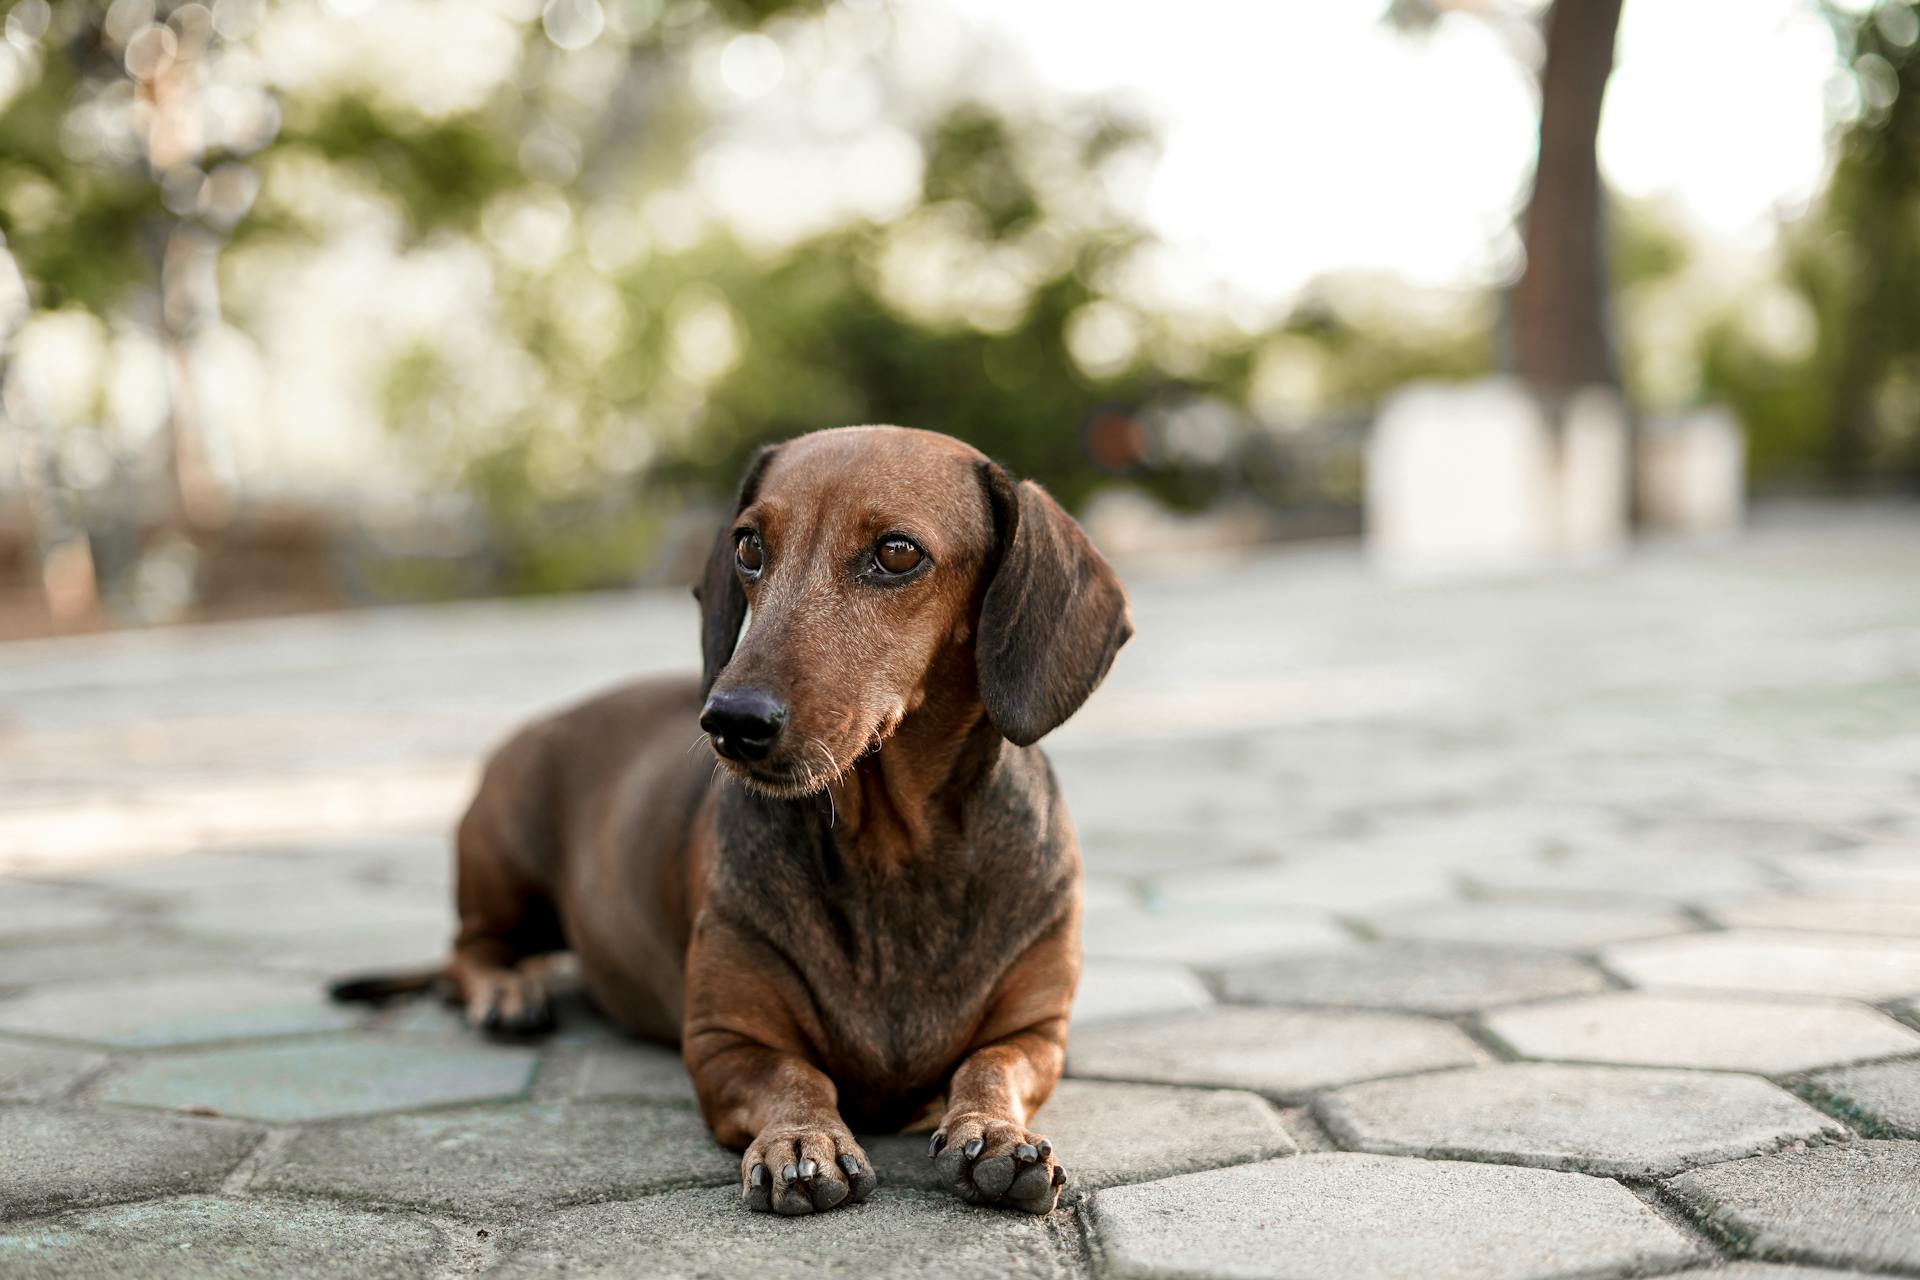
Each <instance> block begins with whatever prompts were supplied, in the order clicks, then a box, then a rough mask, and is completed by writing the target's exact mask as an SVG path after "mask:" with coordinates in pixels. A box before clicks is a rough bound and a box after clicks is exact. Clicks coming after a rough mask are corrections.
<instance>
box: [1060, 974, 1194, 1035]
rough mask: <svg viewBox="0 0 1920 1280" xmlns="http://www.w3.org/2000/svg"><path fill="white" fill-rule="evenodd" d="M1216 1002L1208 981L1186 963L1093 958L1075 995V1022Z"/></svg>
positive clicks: (1182, 1010)
mask: <svg viewBox="0 0 1920 1280" xmlns="http://www.w3.org/2000/svg"><path fill="white" fill-rule="evenodd" d="M1212 1004H1213V997H1212V996H1211V995H1209V994H1208V993H1207V988H1206V986H1205V984H1203V983H1202V982H1201V981H1200V979H1199V978H1198V977H1197V976H1195V974H1194V973H1193V971H1192V970H1190V969H1187V968H1185V967H1184V966H1181V965H1177V964H1168V963H1165V962H1162V961H1156V960H1103V959H1101V958H1100V957H1098V956H1092V957H1089V958H1088V959H1087V961H1086V963H1085V965H1084V966H1083V967H1082V968H1081V970H1080V987H1079V989H1078V990H1077V991H1075V992H1074V995H1073V1025H1074V1026H1076V1027H1090V1026H1094V1025H1096V1024H1098V1023H1102V1022H1123V1021H1125V1020H1127V1019H1129V1018H1141V1017H1148V1016H1151V1015H1154V1014H1163V1013H1188V1012H1191V1011H1193V1010H1196V1009H1205V1008H1208V1007H1209V1006H1211V1005H1212Z"/></svg>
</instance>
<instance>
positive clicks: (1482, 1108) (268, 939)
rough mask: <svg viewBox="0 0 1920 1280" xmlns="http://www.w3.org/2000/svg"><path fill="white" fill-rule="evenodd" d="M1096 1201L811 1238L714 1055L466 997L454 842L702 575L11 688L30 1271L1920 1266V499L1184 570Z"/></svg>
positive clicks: (1114, 958)
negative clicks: (761, 1157)
mask: <svg viewBox="0 0 1920 1280" xmlns="http://www.w3.org/2000/svg"><path fill="white" fill-rule="evenodd" d="M1129 578H1130V582H1131V584H1132V587H1133V592H1134V602H1135V614H1136V620H1137V623H1138V630H1139V638H1138V639H1137V640H1136V641H1135V643H1134V644H1133V645H1132V646H1131V647H1130V648H1129V649H1128V650H1127V652H1126V653H1125V655H1124V656H1123V657H1122V659H1121V660H1120V662H1119V664H1118V667H1117V669H1116V671H1115V673H1114V675H1113V678H1112V679H1111V681H1110V682H1109V685H1108V687H1107V688H1106V689H1104V690H1103V691H1102V693H1101V694H1100V695H1099V696H1098V697H1097V698H1096V699H1095V700H1094V702H1093V703H1092V704H1091V705H1090V706H1089V707H1088V708H1087V709H1086V711H1085V712H1084V713H1083V714H1082V715H1081V716H1080V717H1079V718H1077V719H1076V720H1075V721H1074V722H1072V723H1071V724H1069V725H1068V726H1067V727H1066V728H1065V729H1063V730H1062V731H1061V732H1060V733H1059V734H1057V735H1056V737H1055V738H1054V739H1053V740H1052V741H1050V743H1049V750H1050V752H1051V753H1052V755H1053V758H1054V760H1055V762H1056V765H1057V767H1058V769H1059V772H1060V774H1061V776H1062V780H1063V783H1064V785H1065V787H1066V790H1067V795H1068V797H1069V800H1070V803H1071V806H1072V809H1073V811H1074V814H1075V816H1076V819H1077V822H1078V824H1079V827H1080V830H1081V835H1082V843H1083V845H1084V849H1085V854H1086V861H1087V869H1088V898H1087V901H1088V916H1087V929H1086V941H1087V952H1088V956H1089V960H1088V966H1087V973H1086V977H1085V980H1084V982H1083V986H1082V991H1081V994H1080V999H1079V1001H1078V1003H1077V1005H1076V1008H1075V1013H1074V1025H1073V1033H1072V1038H1071V1042H1070V1045H1069V1052H1068V1078H1067V1080H1065V1081H1064V1082H1063V1084H1062V1085H1061V1088H1060V1090H1059V1092H1058V1094H1057V1095H1056V1097H1055V1099H1054V1100H1053V1102H1052V1103H1051V1104H1050V1105H1049V1106H1048V1108H1047V1109H1046V1110H1045V1111H1044V1112H1043V1113H1042V1114H1041V1116H1040V1117H1039V1119H1038V1121H1037V1127H1039V1128H1040V1129H1041V1130H1042V1131H1044V1132H1047V1133H1049V1134H1050V1135H1051V1136H1052V1138H1053V1139H1054V1141H1055V1142H1056V1144H1057V1146H1058V1148H1059V1150H1060V1152H1061V1154H1062V1157H1063V1159H1064V1162H1065V1164H1066V1166H1067V1168H1068V1169H1069V1170H1070V1172H1071V1174H1072V1181H1071V1182H1070V1184H1069V1188H1068V1194H1067V1196H1066V1197H1065V1198H1064V1200H1063V1204H1062V1207H1061V1208H1060V1209H1059V1210H1057V1211H1056V1212H1055V1213H1054V1214H1052V1215H1050V1216H1048V1217H1046V1218H1044V1219H1032V1218H1026V1217H1023V1216H1019V1215H1013V1214H1000V1213H989V1212H981V1211H976V1210H972V1209H969V1208H967V1207H965V1206H963V1205H960V1204H958V1203H957V1202H956V1201H954V1200H953V1199H952V1198H951V1197H950V1196H949V1195H947V1194H946V1193H945V1192H944V1190H943V1189H942V1188H940V1187H939V1186H938V1185H937V1181H936V1180H935V1179H934V1177H933V1175H932V1170H931V1168H930V1167H929V1165H928V1163H927V1161H926V1159H925V1155H924V1152H925V1143H924V1138H921V1137H915V1136H911V1135H909V1136H900V1137H876V1138H874V1139H872V1140H871V1143H870V1148H869V1149H870V1152H871V1154H872V1155H873V1158H874V1161H875V1165H876V1168H877V1169H878V1171H879V1173H880V1175H881V1178H882V1184H881V1190H880V1191H879V1192H878V1193H877V1194H876V1195H875V1197H874V1199H873V1200H872V1201H870V1202H869V1203H867V1204H866V1205H863V1206H859V1207H857V1208H851V1209H844V1210H839V1211H836V1212H833V1213H830V1214H826V1215H823V1216H820V1217H817V1218H808V1219H796V1220H776V1219H769V1218H764V1217H758V1216H754V1215H749V1214H747V1213H745V1212H744V1211H743V1210H742V1209H741V1208H740V1206H739V1205H738V1202H737V1192H736V1190H735V1188H734V1179H735V1177H736V1173H737V1160H736V1158H735V1157H734V1156H732V1155H730V1154H729V1153H726V1152H724V1151H722V1150H720V1149H719V1148H718V1147H716V1146H715V1145H714V1144H713V1142H712V1140H711V1138H710V1137H709V1136H708V1134H707V1133H706V1131H705V1129H704V1127H703V1126H702V1125H701V1123H700V1120H699V1117H698V1115H697V1114H696V1112H695V1111H694V1110H693V1107H692V1097H691V1094H690V1091H689V1089H688V1086H687V1081H686V1077H685V1074H684V1072H683V1071H682V1070H681V1068H680V1066H679V1063H678V1059H677V1057H676V1056H675V1055H674V1054H673V1053H672V1052H670V1051H667V1050H663V1049H660V1048H657V1047H653V1046H648V1045H642V1044H636V1043H633V1042H631V1041H628V1040H627V1039H625V1038H624V1037H622V1036H620V1035H619V1034H618V1033H617V1032H616V1031H615V1030H614V1029H613V1028H611V1027H610V1026H608V1025H607V1024H606V1023H605V1022H604V1021H603V1020H602V1019H600V1018H599V1017H598V1016H597V1015H596V1014H595V1013H594V1011H593V1010H592V1009H591V1008H589V1007H587V1006H586V1005H585V1004H584V1003H583V1002H581V1001H579V1000H578V999H577V998H575V999H569V1000H567V1001H564V1002H563V1005H562V1008H561V1027H560V1030H559V1032H558V1033H557V1034H555V1035H554V1036H552V1037H550V1038H548V1039H546V1040H544V1041H541V1042H538V1043H534V1044H500V1043H489V1042H486V1041H483V1040H481V1039H479V1038H477V1037H475V1036H474V1035H472V1034H471V1033H469V1032H468V1031H466V1029H465V1028H463V1027H462V1026H461V1025H460V1023H459V1020H458V1018H457V1017H456V1016H455V1015H454V1014H453V1013H452V1012H450V1011H448V1010H446V1009H444V1008H441V1007H440V1006H438V1005H435V1004H432V1003H411V1004H401V1005H397V1006H394V1007H391V1008H387V1009H383V1010H376V1011H367V1010H362V1009H347V1008H337V1007H333V1006H330V1005H328V1004H327V1003H326V1002H325V1001H324V1000H323V998H322V997H321V994H320V984H321V982H322V980H323V979H325V978H326V977H327V976H329V975H331V974H335V973H338V972H340V971H342V970H345V969H354V968H369V967H380V966H383V965H397V964H408V963H414V962H424V961H430V960H432V959H434V958H436V957H437V954H438V952H439V950H440V948H441V946H442V945H443V943H444V940H445V935H446V933H447V931H448V925H449V916H450V912H449V874H448V858H447V852H446V846H445V834H444V833H445V831H446V830H447V828H448V826H449V824H450V822H451V819H452V817H453V815H454V814H455V813H456V812H457V810H458V807H459V805H460V804H461V802H462V799H463V797H464V793H465V790H466V788H467V787H468V786H469V785H470V780H471V777H472V773H473V769H474V766H475V764H476V762H477V760H478V758H479V756H480V754H481V753H482V752H483V751H484V749H485V747H486V746H487V745H488V744H489V743H490V742H492V741H493V740H495V739H497V738H498V737H499V735H500V734H501V733H502V732H503V731H504V730H505V729H506V728H507V727H508V726H509V725H510V724H512V723H513V722H514V721H515V720H517V719H519V718H520V717H522V716H525V715H527V714H529V713H530V712H533V711H536V710H539V709H541V708H544V707H549V706H552V705H554V704H556V703H558V702H560V701H563V700H565V699H568V698H572V697H575V696H578V695H580V694H583V693H585V692H588V691H590V690H592V689H593V688H595V687H597V686H600V685H602V684H605V683H609V682H611V681H613V680H616V679H619V678H622V677H624V676H628V675H631V674H634V673H638V672H644V671H654V670H665V669H669V668H685V667H686V666H688V665H689V663H690V660H691V659H692V657H693V655H694V646H695V641H694V618H693V612H692V608H691V606H690V605H689V604H688V603H687V602H686V600H685V599H684V597H683V596H682V595H681V594H679V593H673V594H671V595H657V596H656V595H642V596H633V595H621V596H604V597H588V598H578V599H570V600H562V601H551V602H542V603H526V604H471V605H456V606H447V607H441V608H432V609H415V610H400V611H389V612H375V613H367V614H358V615H342V616H336V617H325V618H313V619H303V620H284V621H273V622H264V623H257V624H248V625H236V626H227V627H219V628H207V629H200V630H181V631H169V632H159V633H152V634H144V635H115V636H106V637H99V638H95V639H90V640H84V641H62V642H58V643H35V644H23V645H14V646H11V647H8V648H4V649H0V779H4V783H3V784H0V1277H13V1276H33V1277H42V1276H46V1277H62V1276H89V1277H91V1276H109V1275H141V1276H159V1277H175V1276H177V1277H188V1276H192V1277H200V1276H227V1275H258V1274H263V1273H268V1274H284V1275H301V1276H307V1275H313V1276H334V1275H338V1276H343V1277H346V1276H351V1277H362V1276H395V1277H415V1276H420V1277H433V1278H435V1280H438V1278H441V1277H455V1276H468V1275H487V1276H513V1277H519V1276H537V1275H547V1274H553V1273H558V1272H563V1271H564V1272H566V1273H567V1274H572V1275H580V1274H585V1275H608V1276H649V1277H651V1276H704V1277H712V1276H736V1275H738V1276H748V1275H752V1276H756V1277H759V1276H766V1275H794V1274H801V1273H805V1272H813V1273H819V1274H824V1275H836V1276H837V1275H859V1276H863V1277H867V1276H870V1277H890V1276H903V1277H905V1276H922V1275H937V1276H962V1277H966V1276H980V1277H1001V1276H1008V1275H1014V1276H1034V1277H1045V1276H1061V1277H1142V1278H1147V1280H1159V1278H1162V1277H1167V1278H1171V1277H1207V1276H1220V1277H1298V1278H1301V1280H1307V1278H1312V1280H1325V1278H1329V1277H1331V1278H1335V1280H1349V1278H1351V1280H1371V1278H1373V1277H1381V1278H1388V1277H1406V1278H1427V1277H1434V1278H1445V1277H1461V1278H1478V1277H1490V1278H1508V1277H1511V1278H1512V1280H1534V1278H1536V1277H1537V1278H1540V1280H1547V1278H1554V1277H1600V1278H1602V1280H1605V1278H1609V1277H1622V1278H1625V1277H1656V1276H1658V1277H1668V1276H1675V1277H1677V1276H1698V1277H1708V1276H1715V1277H1720V1280H1812V1278H1814V1277H1827V1278H1828V1280H1834V1278H1836V1277H1845V1276H1856V1277H1857V1276H1862V1275H1869V1274H1871V1275H1886V1274H1895V1275H1909V1276H1920V589H1917V588H1920V516H1914V515H1904V516H1903V515H1901V514H1898V513H1893V512H1873V511H1859V512H1850V513H1844V514H1843V513H1837V512H1831V511H1825V512H1822V511H1808V512H1798V513H1784V514H1781V515H1777V516H1775V517H1773V518H1772V519H1771V520H1769V521H1767V522H1763V524H1762V525H1761V527H1759V528H1757V529H1756V530H1755V531H1754V532H1753V533H1751V534H1750V535H1749V536H1747V537H1745V538H1743V539H1742V540H1740V541H1739V542H1737V543H1734V544H1730V545H1726V546H1721V547H1715V548H1710V549H1686V548H1662V547H1654V548H1650V549H1647V550H1644V551H1642V552H1640V553H1638V554H1637V555H1636V556H1635V557H1634V558H1633V559H1632V560H1630V561H1628V562H1626V563H1624V564H1621V565H1618V566H1615V567H1611V568H1606V569H1600V570H1595V571H1593V572H1591V573H1588V574H1584V575H1579V576H1570V577H1563V578H1555V579H1539V580H1518V581H1506V582H1493V583H1482V584H1475V585H1460V584H1451V585H1444V586H1441V585H1432V586H1420V585H1406V584H1392V583H1387V582H1382V581H1380V580H1378V579H1375V578H1373V577H1371V576H1369V575H1368V574H1367V573H1366V572H1365V571H1364V569H1363V567H1362V566H1361V565H1360V564H1359V562H1358V560H1357V558H1356V557H1355V556H1354V554H1353V553H1352V552H1351V551H1350V550H1344V549H1311V550H1303V551H1291V552H1287V553H1283V554H1274V555H1270V556H1264V557H1261V558H1257V559H1254V560H1250V561H1235V562H1218V563H1204V564H1196V563H1191V562H1183V563H1179V564H1168V565H1158V566H1154V565H1141V566H1135V567H1134V568H1132V569H1131V571H1130V573H1129Z"/></svg>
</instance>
